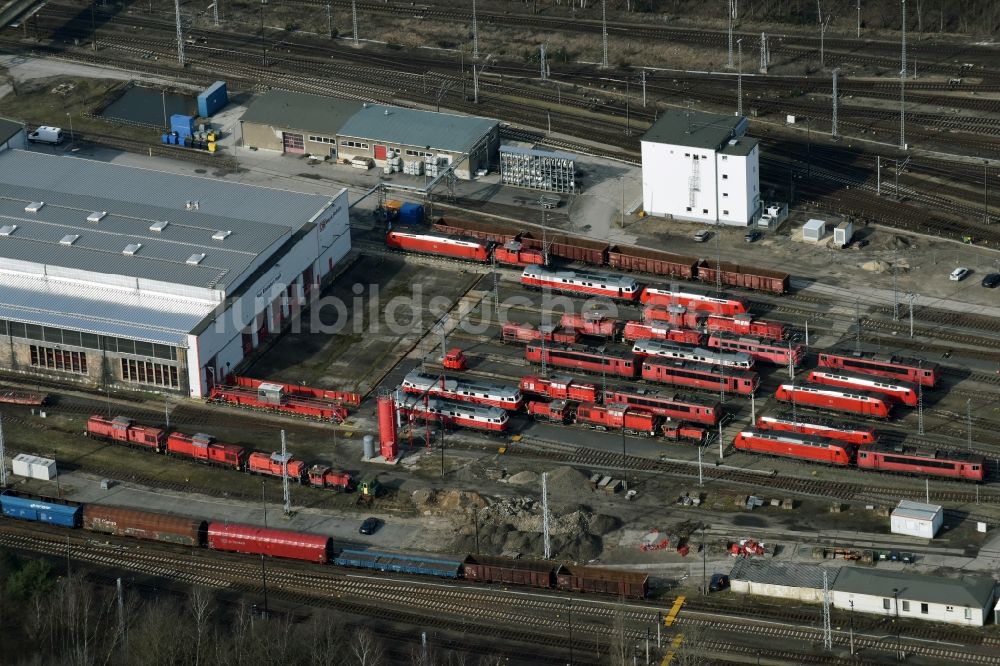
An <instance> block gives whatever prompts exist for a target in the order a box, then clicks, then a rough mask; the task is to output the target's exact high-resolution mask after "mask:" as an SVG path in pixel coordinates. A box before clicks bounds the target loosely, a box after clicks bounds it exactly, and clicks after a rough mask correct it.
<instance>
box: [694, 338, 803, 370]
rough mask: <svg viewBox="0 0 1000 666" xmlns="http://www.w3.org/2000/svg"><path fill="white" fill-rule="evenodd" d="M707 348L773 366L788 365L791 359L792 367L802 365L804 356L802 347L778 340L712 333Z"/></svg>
mask: <svg viewBox="0 0 1000 666" xmlns="http://www.w3.org/2000/svg"><path fill="white" fill-rule="evenodd" d="M708 346H709V347H711V348H712V349H718V350H720V351H727V352H737V353H744V354H749V355H750V356H752V357H753V358H754V359H755V360H757V361H764V362H765V363H773V364H775V365H788V361H789V359H791V362H792V365H793V366H794V367H798V366H799V365H801V364H802V357H803V356H804V353H803V351H802V345H798V344H793V343H791V342H789V343H787V344H785V343H782V342H781V341H780V340H771V339H768V338H756V337H750V336H740V335H737V334H736V333H712V334H711V335H709V336H708Z"/></svg>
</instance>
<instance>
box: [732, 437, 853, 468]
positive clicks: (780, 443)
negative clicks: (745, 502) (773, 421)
mask: <svg viewBox="0 0 1000 666" xmlns="http://www.w3.org/2000/svg"><path fill="white" fill-rule="evenodd" d="M733 446H734V447H735V448H736V449H737V450H738V451H749V452H751V453H765V454H769V455H772V456H782V457H785V458H797V459H799V460H810V461H813V462H821V463H827V464H830V465H838V466H841V467H847V466H848V465H850V464H851V463H852V462H853V460H854V449H853V447H851V445H850V444H845V443H844V442H838V441H835V440H830V439H823V438H820V437H807V436H804V435H792V434H788V433H777V432H766V431H765V432H761V431H757V430H744V431H742V432H740V433H739V434H737V435H736V439H734V440H733Z"/></svg>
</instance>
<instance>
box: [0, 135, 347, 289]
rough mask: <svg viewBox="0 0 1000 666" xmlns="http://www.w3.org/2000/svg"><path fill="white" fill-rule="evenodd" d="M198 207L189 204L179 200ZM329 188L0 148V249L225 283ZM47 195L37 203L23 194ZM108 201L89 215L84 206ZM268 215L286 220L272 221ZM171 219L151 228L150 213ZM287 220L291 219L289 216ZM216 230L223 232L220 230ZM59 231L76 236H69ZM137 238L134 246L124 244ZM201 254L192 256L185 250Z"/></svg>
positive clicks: (216, 285)
mask: <svg viewBox="0 0 1000 666" xmlns="http://www.w3.org/2000/svg"><path fill="white" fill-rule="evenodd" d="M189 200H190V201H197V202H198V208H197V209H196V210H195V209H190V210H189V209H187V207H186V205H187V201H189ZM329 200H330V199H329V197H325V196H319V195H312V194H299V193H294V192H288V191H284V190H275V189H269V188H263V187H257V186H252V185H243V184H239V183H230V182H226V181H222V180H214V179H210V178H196V177H191V176H181V175H177V174H171V173H164V172H159V171H152V170H148V169H139V168H134V167H125V166H119V165H114V164H108V163H105V162H98V161H92V160H84V159H80V158H73V157H61V156H53V155H46V154H43V153H34V152H27V151H20V150H11V151H6V152H4V153H0V226H2V225H17V229H16V230H14V231H13V232H12V233H11V234H10V235H9V236H0V257H2V258H6V259H11V260H20V261H25V262H32V263H36V264H45V265H48V266H59V267H63V268H68V269H76V270H82V271H89V272H94V273H101V274H108V275H123V276H127V277H131V278H143V279H149V280H157V281H162V282H168V283H173V284H180V285H186V286H192V287H202V288H210V289H217V290H227V289H230V288H233V287H236V286H238V284H236V282H237V280H238V278H239V277H240V276H241V275H244V274H245V273H246V272H247V270H248V269H249V268H250V267H252V266H253V265H254V264H255V263H259V259H260V258H261V255H269V254H270V253H272V252H273V251H274V249H276V248H277V247H279V246H280V244H281V243H282V242H283V241H284V239H287V238H289V237H290V236H291V235H292V233H293V232H294V231H295V230H296V229H298V228H300V227H302V226H303V225H305V224H307V223H308V221H309V220H310V219H311V218H312V217H313V216H315V215H316V213H318V212H319V211H320V210H321V209H322V208H323V207H324V206H325V205H326V204H327V203H328V202H329ZM33 201H39V202H45V205H44V206H43V207H42V208H41V210H39V211H38V212H36V213H29V212H26V211H25V206H26V205H27V204H28V203H29V202H33ZM96 211H101V212H103V211H106V212H107V215H106V216H105V217H103V218H102V219H100V220H99V221H97V222H92V221H88V220H87V217H88V215H90V214H91V213H92V212H96ZM276 220H280V221H281V222H285V223H289V224H279V223H276V222H275V221H276ZM162 221H167V222H169V224H168V225H167V226H166V227H165V228H164V229H163V230H162V231H151V230H150V228H149V227H150V226H151V225H152V224H154V223H156V222H162ZM289 225H292V226H289ZM219 231H228V232H231V233H230V234H229V235H228V236H226V238H225V239H223V240H217V239H213V235H214V234H216V233H217V232H219ZM67 235H75V236H79V238H77V239H76V241H75V242H73V243H72V244H71V245H67V244H61V243H60V240H61V239H62V238H63V237H64V236H67ZM130 244H141V247H140V248H139V249H138V251H137V252H136V253H135V254H134V255H133V256H126V255H124V254H122V250H123V249H124V248H125V247H126V246H128V245H130ZM202 253H203V254H205V257H204V259H203V260H202V261H201V262H200V263H199V264H198V265H189V264H187V263H186V262H187V260H188V258H189V257H191V256H192V255H194V254H202Z"/></svg>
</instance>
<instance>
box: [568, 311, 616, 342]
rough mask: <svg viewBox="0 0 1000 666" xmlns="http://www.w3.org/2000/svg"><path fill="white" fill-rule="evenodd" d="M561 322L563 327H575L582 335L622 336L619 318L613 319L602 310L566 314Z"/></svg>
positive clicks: (611, 337)
mask: <svg viewBox="0 0 1000 666" xmlns="http://www.w3.org/2000/svg"><path fill="white" fill-rule="evenodd" d="M559 323H560V324H561V325H562V327H563V328H569V329H573V330H575V331H576V332H577V333H579V334H580V335H588V336H590V337H592V338H607V339H609V340H619V339H621V337H622V324H621V322H619V321H618V320H617V319H611V318H610V317H608V316H607V315H605V314H603V313H601V312H594V311H591V312H584V313H581V314H564V315H563V316H562V320H561V321H560V322H559Z"/></svg>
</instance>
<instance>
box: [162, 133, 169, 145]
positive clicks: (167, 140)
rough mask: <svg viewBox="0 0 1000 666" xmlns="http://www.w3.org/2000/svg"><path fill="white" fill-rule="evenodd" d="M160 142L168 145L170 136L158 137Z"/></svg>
mask: <svg viewBox="0 0 1000 666" xmlns="http://www.w3.org/2000/svg"><path fill="white" fill-rule="evenodd" d="M160 141H162V142H163V143H170V135H169V134H161V135H160Z"/></svg>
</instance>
